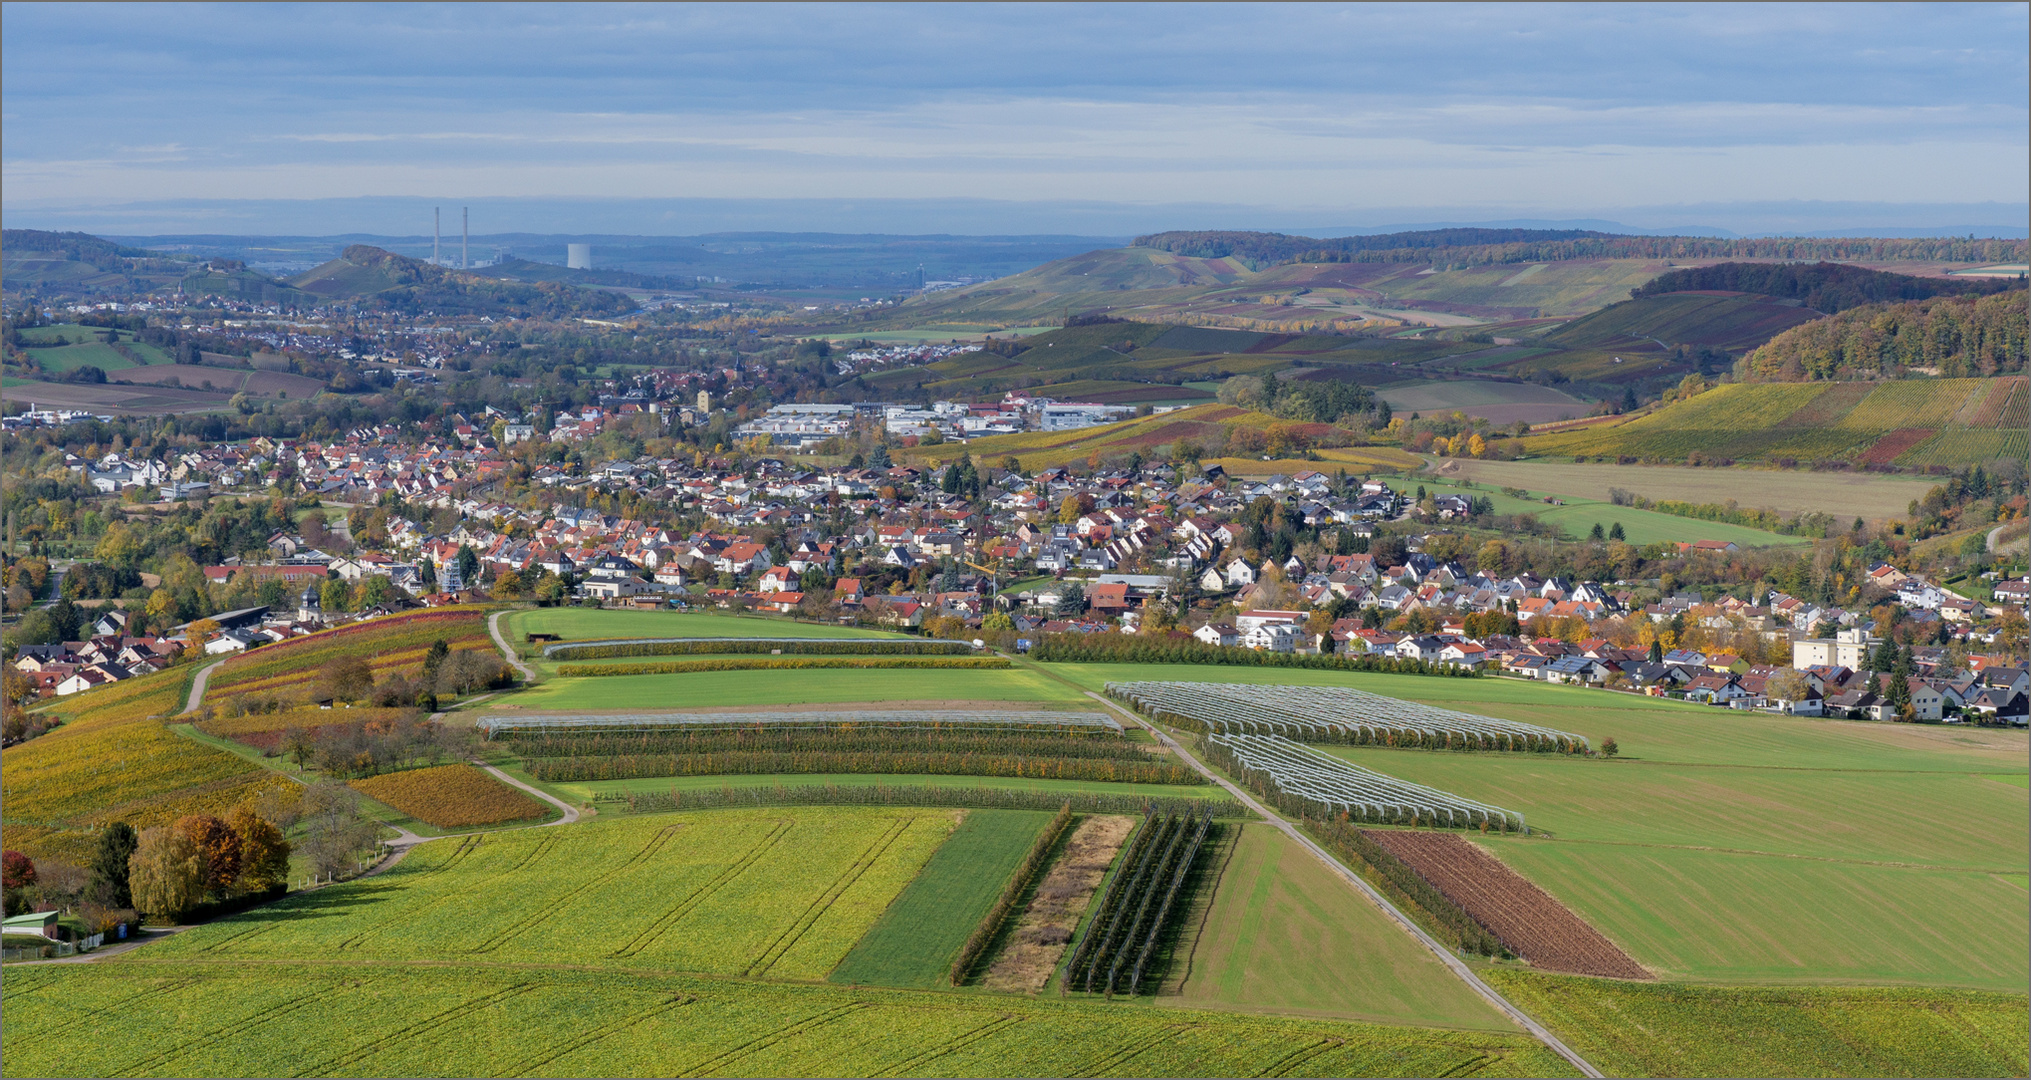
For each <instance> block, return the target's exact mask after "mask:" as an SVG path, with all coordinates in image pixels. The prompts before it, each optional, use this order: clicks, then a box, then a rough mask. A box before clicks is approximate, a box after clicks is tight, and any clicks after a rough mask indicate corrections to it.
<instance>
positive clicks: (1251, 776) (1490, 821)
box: [1201, 735, 1530, 832]
mask: <svg viewBox="0 0 2031 1080" xmlns="http://www.w3.org/2000/svg"><path fill="white" fill-rule="evenodd" d="M1201 746H1202V747H1203V748H1204V749H1205V751H1206V758H1207V760H1209V761H1212V762H1214V763H1216V764H1218V765H1220V766H1221V767H1222V768H1224V769H1226V770H1227V771H1228V772H1230V773H1232V774H1234V775H1235V776H1236V777H1238V778H1239V779H1241V780H1242V782H1244V783H1246V784H1250V785H1252V786H1254V787H1256V788H1257V789H1258V790H1259V791H1261V792H1262V793H1263V794H1264V795H1266V796H1269V797H1270V798H1272V799H1273V800H1274V801H1275V802H1276V804H1277V806H1278V808H1279V809H1288V810H1294V811H1297V812H1300V813H1304V814H1306V815H1308V816H1318V817H1323V816H1332V815H1340V814H1344V815H1347V816H1348V817H1350V818H1352V819H1353V820H1355V821H1363V822H1370V823H1373V824H1379V825H1412V826H1421V827H1424V828H1431V829H1480V830H1482V831H1484V832H1485V831H1488V830H1491V829H1492V830H1495V831H1498V832H1529V831H1530V828H1529V826H1528V825H1526V824H1525V823H1524V820H1523V815H1522V814H1519V813H1516V812H1515V811H1513V810H1504V809H1502V808H1501V807H1499V806H1489V805H1487V804H1486V803H1478V802H1475V801H1473V800H1472V799H1463V798H1461V797H1460V796H1458V795H1454V794H1451V793H1449V792H1444V791H1440V790H1439V789H1437V788H1429V787H1425V786H1424V785H1423V784H1413V783H1410V782H1409V781H1407V780H1398V779H1396V778H1395V777H1392V776H1384V775H1383V774H1381V773H1379V772H1374V771H1372V770H1369V769H1364V768H1362V767H1361V766H1359V765H1355V764H1353V763H1352V762H1348V761H1342V760H1341V759H1339V758H1336V757H1334V756H1332V755H1331V754H1327V753H1324V752H1322V751H1319V750H1314V749H1312V748H1311V747H1309V746H1306V745H1304V744H1303V743H1296V742H1292V741H1290V740H1289V739H1286V738H1283V737H1282V736H1280V735H1213V736H1209V737H1207V738H1206V739H1205V741H1204V742H1202V743H1201Z"/></svg>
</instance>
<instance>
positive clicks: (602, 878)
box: [470, 822, 688, 954]
mask: <svg viewBox="0 0 2031 1080" xmlns="http://www.w3.org/2000/svg"><path fill="white" fill-rule="evenodd" d="M686 824H688V823H687V822H679V823H677V824H675V825H670V826H666V827H665V828H664V829H663V830H662V831H660V832H658V833H657V834H656V835H655V836H653V837H651V838H650V839H649V842H648V843H647V844H645V845H643V846H642V850H640V851H638V852H636V853H635V857H634V858H632V859H629V860H628V861H627V862H624V863H622V864H620V865H619V866H616V867H614V868H613V869H612V870H609V871H607V872H606V873H604V874H601V875H599V876H598V877H596V878H593V879H592V880H590V881H587V882H585V883H584V884H582V885H580V886H578V887H577V888H575V889H571V890H569V891H567V892H565V893H564V894H563V895H561V896H559V897H557V899H555V900H552V901H550V902H549V903H547V904H544V905H543V906H541V907H539V908H537V909H536V910H535V911H534V912H533V913H531V914H529V915H527V916H525V917H523V918H521V919H519V920H517V921H516V922H515V923H513V924H511V925H510V926H508V928H507V929H505V930H502V931H501V932H500V933H498V934H495V935H494V936H493V937H491V938H489V939H487V940H486V941H483V942H481V943H480V944H479V945H478V946H477V947H475V948H473V949H472V950H470V954H478V953H490V952H494V951H496V950H498V949H499V948H500V947H501V946H503V945H506V944H507V943H508V942H509V941H511V940H513V939H515V938H517V937H520V936H521V935H523V934H526V933H528V932H529V931H531V930H533V929H535V928H536V927H537V926H538V925H540V924H541V923H542V922H543V920H545V919H548V918H550V917H551V916H552V915H554V914H556V913H557V912H559V911H561V910H563V909H564V906H565V905H566V904H569V903H571V901H572V900H574V899H576V898H577V897H578V895H579V894H580V893H584V892H587V891H588V890H591V889H596V888H599V887H600V886H602V885H605V884H606V883H607V882H609V881H612V880H613V879H615V878H617V877H620V876H621V875H622V874H625V873H627V872H629V871H631V870H634V869H636V868H637V867H639V866H641V865H642V864H643V863H646V862H648V861H649V860H650V859H653V858H655V856H656V853H657V852H659V851H661V850H663V845H664V844H667V843H669V842H670V838H671V837H672V836H675V835H676V834H677V831H678V830H679V829H682V828H683V827H684V826H685V825H686Z"/></svg>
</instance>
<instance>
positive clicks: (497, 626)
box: [487, 611, 536, 683]
mask: <svg viewBox="0 0 2031 1080" xmlns="http://www.w3.org/2000/svg"><path fill="white" fill-rule="evenodd" d="M506 614H507V612H505V611H496V612H494V613H493V615H491V616H489V617H488V619H487V633H489V634H492V635H493V638H494V645H495V647H497V648H499V649H500V650H501V658H502V659H504V660H506V661H507V662H508V665H509V666H510V667H513V668H514V669H515V670H516V671H519V672H521V673H522V681H523V682H524V683H531V682H535V681H536V669H535V668H532V667H530V666H529V665H527V664H525V663H523V662H522V658H521V657H519V656H516V655H515V650H513V649H511V648H509V647H508V639H507V638H506V637H505V636H503V635H502V633H501V616H503V615H506Z"/></svg>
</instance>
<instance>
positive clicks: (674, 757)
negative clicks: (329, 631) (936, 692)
mask: <svg viewBox="0 0 2031 1080" xmlns="http://www.w3.org/2000/svg"><path fill="white" fill-rule="evenodd" d="M1128 752H1129V753H1134V751H1132V750H1130V751H1128ZM528 768H529V774H530V775H531V776H534V777H535V778H536V779H537V780H539V781H542V782H544V783H571V782H577V781H585V780H628V779H633V778H637V777H644V776H770V775H791V774H797V773H821V774H822V773H881V774H892V775H897V776H911V775H918V776H1030V777H1038V778H1041V779H1046V780H1097V781H1100V782H1103V783H1118V784H1184V785H1193V784H1204V783H1205V782H1206V779H1205V777H1203V776H1201V775H1200V774H1199V772H1198V770H1196V769H1194V768H1192V767H1191V766H1189V765H1180V764H1178V763H1176V762H1170V761H1161V760H1158V759H1156V758H1154V757H1151V756H1149V755H1146V754H1144V755H1138V756H1137V757H1136V758H1130V757H1118V758H1090V757H1055V756H1048V755H1016V754H992V753H986V754H968V753H957V754H954V753H911V752H907V751H905V752H894V751H890V752H877V753H852V752H847V753H839V752H832V751H802V752H793V753H768V752H760V753H756V752H748V751H741V750H730V751H721V752H719V753H706V754H627V755H617V756H612V757H569V758H539V759H537V760H534V761H531V762H529V763H528Z"/></svg>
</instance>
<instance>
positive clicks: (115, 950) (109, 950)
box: [7, 926, 190, 970]
mask: <svg viewBox="0 0 2031 1080" xmlns="http://www.w3.org/2000/svg"><path fill="white" fill-rule="evenodd" d="M188 929H190V927H188V926H166V927H163V928H161V929H159V930H150V931H147V934H148V936H147V937H141V936H138V935H137V936H135V937H133V938H130V939H128V940H126V941H123V942H120V943H119V944H117V945H108V946H106V947H105V948H103V949H94V950H92V951H91V952H88V953H79V954H78V955H76V956H59V957H57V958H56V959H54V960H22V961H19V962H16V963H12V964H9V965H7V967H8V968H9V969H10V970H11V969H13V968H18V967H44V966H47V965H50V964H96V963H98V962H99V961H101V960H105V959H109V958H111V957H115V956H118V955H120V954H121V953H125V952H133V951H134V950H135V949H138V948H140V947H141V946H143V945H146V944H148V943H150V942H154V941H161V940H163V939H164V938H168V937H173V936H175V935H177V934H181V933H183V932H184V931H185V930H188Z"/></svg>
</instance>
